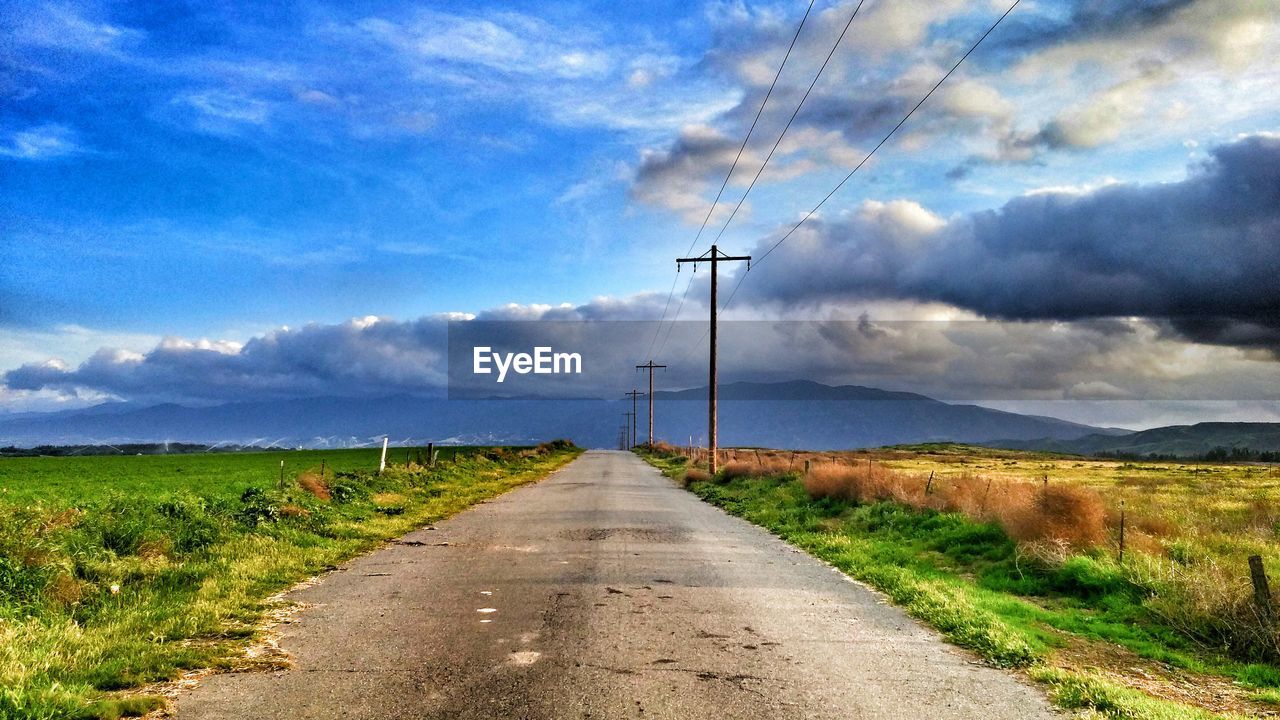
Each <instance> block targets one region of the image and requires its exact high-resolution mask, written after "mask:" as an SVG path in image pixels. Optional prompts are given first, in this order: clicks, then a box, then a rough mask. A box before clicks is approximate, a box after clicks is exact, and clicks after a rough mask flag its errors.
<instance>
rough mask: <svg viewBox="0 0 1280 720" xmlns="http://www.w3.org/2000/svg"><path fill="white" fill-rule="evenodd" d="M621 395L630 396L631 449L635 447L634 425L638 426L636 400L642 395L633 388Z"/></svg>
mask: <svg viewBox="0 0 1280 720" xmlns="http://www.w3.org/2000/svg"><path fill="white" fill-rule="evenodd" d="M622 394H623V395H630V396H631V447H635V446H636V425H637V424H638V423H637V418H638V417H639V416H638V415H637V414H636V398H638V397H640V396H641V395H643V394H644V393H642V392H640V391H639V390H636V389H635V388H631V392H629V393H622ZM649 444H650V445H652V444H653V443H652V442H650V443H649Z"/></svg>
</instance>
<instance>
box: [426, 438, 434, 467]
mask: <svg viewBox="0 0 1280 720" xmlns="http://www.w3.org/2000/svg"><path fill="white" fill-rule="evenodd" d="M427 463H428V464H430V465H431V467H435V466H436V444H435V443H433V442H429V443H427Z"/></svg>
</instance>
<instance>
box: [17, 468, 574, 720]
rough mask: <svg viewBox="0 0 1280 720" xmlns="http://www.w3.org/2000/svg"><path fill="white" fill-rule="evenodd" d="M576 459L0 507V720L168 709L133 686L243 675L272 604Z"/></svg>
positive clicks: (313, 474)
mask: <svg viewBox="0 0 1280 720" xmlns="http://www.w3.org/2000/svg"><path fill="white" fill-rule="evenodd" d="M577 454H578V451H577V450H576V449H575V448H572V447H570V446H566V445H560V444H553V445H551V446H546V447H540V448H538V449H528V450H523V451H521V450H504V449H473V450H470V451H468V452H466V453H461V454H458V455H457V456H456V457H449V458H448V459H447V460H444V461H442V462H438V463H437V465H436V466H435V467H426V466H420V465H415V464H404V465H399V466H391V467H388V469H387V471H386V472H385V473H383V474H382V475H378V474H377V473H375V472H371V471H368V470H341V471H339V472H337V473H333V472H328V471H326V472H325V474H324V475H323V476H322V475H321V474H320V472H319V471H318V468H311V469H308V470H306V471H303V472H301V473H299V474H297V475H296V476H289V477H287V479H286V482H284V483H280V482H279V481H275V482H269V483H265V484H249V485H247V486H244V487H243V489H241V488H239V487H238V488H237V489H238V490H239V494H237V495H232V496H228V495H227V494H226V493H225V492H224V488H221V487H211V488H209V489H208V491H207V492H200V491H199V490H195V489H191V488H190V487H182V488H181V489H177V490H168V489H163V488H155V489H153V490H152V491H151V492H149V493H134V494H131V495H127V496H126V495H120V494H112V493H101V494H99V493H96V492H95V493H92V494H91V499H89V500H86V501H81V502H77V501H76V496H75V495H74V493H68V495H67V496H66V497H64V498H62V499H61V500H60V501H59V500H54V501H48V502H44V501H41V502H38V503H34V504H22V505H15V504H5V503H0V718H5V719H7V718H15V719H16V718H114V717H119V716H122V715H137V714H141V713H143V712H146V711H148V710H151V709H154V708H156V707H158V706H160V705H161V704H162V703H163V700H162V699H161V698H156V697H148V696H143V695H139V694H137V693H135V692H130V690H129V689H130V688H136V687H138V686H141V685H145V684H147V683H152V682H157V681H164V680H168V679H172V678H174V677H176V676H177V675H178V674H180V673H181V672H182V671H184V670H188V669H196V668H204V667H213V668H228V667H233V666H236V665H237V663H241V664H242V663H243V659H242V656H243V651H244V649H245V648H246V647H247V646H248V645H249V644H250V642H251V641H252V639H253V638H254V636H255V634H256V633H257V632H258V627H259V624H260V622H261V621H262V619H263V616H264V612H265V611H266V610H267V605H266V603H265V602H264V599H265V598H267V597H269V596H270V595H272V594H273V593H276V592H278V591H280V590H282V589H284V588H287V587H289V586H291V585H293V584H294V583H296V582H298V581H301V580H303V579H305V578H307V577H310V576H312V575H314V574H316V573H318V572H320V571H323V570H324V569H326V568H329V567H332V566H333V565H334V564H335V563H338V562H341V561H342V560H345V559H348V558H350V557H352V556H354V555H357V554H359V553H361V552H365V551H367V550H369V549H371V548H373V547H375V546H376V545H377V544H378V543H380V542H381V541H384V540H386V539H388V538H392V537H396V536H399V535H402V534H404V533H406V532H408V531H410V530H412V529H414V528H417V527H420V526H422V525H424V524H426V523H429V522H432V521H435V520H439V519H441V518H444V517H447V516H449V515H452V514H454V513H457V512H459V511H461V510H463V509H465V508H467V507H469V506H470V505H473V504H474V503H476V502H479V501H481V500H484V499H486V498H490V497H493V496H494V495H497V494H500V493H502V492H505V491H507V490H509V489H511V488H514V487H516V486H518V485H521V484H524V483H528V482H531V481H533V480H537V479H540V478H542V477H544V476H545V475H546V474H547V473H548V472H550V471H551V470H553V469H555V468H557V467H559V466H561V465H563V464H565V463H567V462H568V461H569V460H571V459H573V458H574V457H576V456H577ZM225 457H230V458H231V459H232V462H233V463H243V462H246V460H245V459H244V458H235V457H234V456H225ZM138 459H139V460H143V459H144V458H138ZM69 487H74V484H71V485H69Z"/></svg>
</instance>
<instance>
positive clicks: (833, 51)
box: [713, 0, 866, 242]
mask: <svg viewBox="0 0 1280 720" xmlns="http://www.w3.org/2000/svg"><path fill="white" fill-rule="evenodd" d="M864 2H866V0H858V4H857V5H856V6H854V8H853V13H851V14H850V15H849V22H847V23H845V24H844V29H843V30H841V31H840V37H838V38H836V42H835V44H834V45H832V46H831V52H829V53H827V58H826V59H825V60H823V61H822V67H820V68H818V72H817V74H816V75H814V76H813V81H812V82H810V83H809V89H807V90H805V91H804V96H803V97H801V98H800V104H798V105H796V109H795V112H793V113H791V117H790V118H788V119H787V124H786V125H785V126H784V127H783V128H782V133H781V134H780V135H778V139H777V140H775V141H774V143H773V147H772V148H770V150H769V154H768V155H766V156H765V158H764V162H763V163H761V164H760V169H759V170H757V171H756V176H755V177H753V178H751V184H750V185H748V186H747V190H746V192H744V193H742V197H740V198H738V204H737V205H735V206H734V207H733V212H731V213H729V217H728V218H727V219H726V220H725V221H724V226H723V227H721V228H720V232H718V233H716V239H715V240H714V241H713V242H720V238H721V236H723V235H724V231H725V230H727V229H729V223H731V222H733V218H734V217H735V216H737V214H738V210H739V209H741V208H742V203H743V202H745V201H746V199H747V196H748V195H750V194H751V189H752V188H754V187H755V186H756V181H757V180H759V179H760V175H761V174H763V173H764V169H765V168H766V167H768V166H769V160H771V159H772V158H773V153H774V152H776V151H777V150H778V146H779V145H781V144H782V138H784V137H786V136H787V131H788V130H790V129H791V123H793V122H795V119H796V116H797V115H799V114H800V108H802V107H804V102H805V101H806V100H808V99H809V93H811V92H813V88H814V86H815V85H817V84H818V78H820V77H822V73H823V71H825V70H826V69H827V64H828V63H830V62H831V58H832V57H833V56H834V55H835V54H836V50H837V49H838V48H839V47H840V42H841V41H842V40H844V36H845V34H846V33H848V32H849V27H850V26H852V25H853V19H854V18H856V17H858V11H859V10H861V9H862V4H863V3H864Z"/></svg>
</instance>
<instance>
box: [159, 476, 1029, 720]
mask: <svg viewBox="0 0 1280 720" xmlns="http://www.w3.org/2000/svg"><path fill="white" fill-rule="evenodd" d="M293 598H294V599H296V600H299V601H302V602H306V603H313V604H315V607H312V608H310V609H308V610H306V611H304V612H302V613H301V614H300V615H298V616H297V618H296V621H295V622H294V623H293V624H290V625H288V626H286V632H285V634H284V637H283V638H282V640H281V645H282V646H283V647H284V648H285V649H286V650H288V651H290V652H291V653H292V654H293V655H294V658H295V664H294V667H293V668H292V669H291V670H288V671H282V672H275V673H241V674H232V675H216V676H213V677H210V678H208V679H207V680H205V681H204V682H203V683H202V684H201V685H200V686H199V687H198V688H196V689H195V690H193V691H191V692H188V693H185V694H184V695H183V696H182V697H181V698H180V699H179V702H178V717H179V718H186V719H192V720H194V719H202V720H204V719H213V718H236V719H237V720H239V719H240V718H379V719H384V718H645V717H647V718H690V719H692V718H716V719H717V720H724V719H727V718H886V719H888V718H893V719H895V720H897V719H900V718H928V719H929V720H948V719H950V718H981V719H982V720H996V719H998V718H1017V719H1019V720H1027V719H1030V718H1045V717H1053V713H1052V712H1051V711H1050V710H1049V709H1048V705H1047V703H1046V702H1045V700H1044V699H1043V697H1042V696H1041V694H1040V693H1039V692H1038V691H1037V690H1035V689H1033V688H1031V687H1028V686H1027V685H1025V684H1023V683H1022V682H1021V681H1019V680H1018V679H1016V678H1015V677H1014V676H1013V675H1011V674H1009V673H1005V672H1003V671H1000V670H996V669H993V668H989V667H985V666H983V665H980V664H978V663H976V662H975V661H974V660H973V659H972V658H970V657H969V656H967V655H966V654H965V653H963V652H961V651H959V650H956V649H954V648H951V647H949V646H947V645H946V644H944V643H943V642H942V641H941V640H939V639H938V637H937V635H936V634H935V633H933V632H931V631H929V630H926V629H924V628H923V627H921V626H920V625H919V624H917V623H916V622H914V621H912V620H911V619H910V618H908V617H907V616H906V615H904V614H903V613H902V612H901V611H900V610H898V609H897V608H894V607H892V606H890V605H887V604H885V601H884V600H883V599H882V598H881V597H880V596H879V595H878V594H876V593H874V592H872V591H870V590H867V589H866V588H864V587H862V586H860V585H857V584H855V583H853V582H850V581H849V580H847V579H845V577H844V576H843V575H841V574H839V573H837V572H835V571H834V570H832V569H831V568H830V567H828V566H826V565H824V564H822V563H820V562H818V561H816V560H814V559H812V558H810V557H808V556H807V555H805V554H803V553H800V552H799V551H796V550H794V549H792V548H791V547H789V546H788V545H786V544H785V543H783V542H781V541H780V540H778V539H776V538H774V537H773V536H771V535H769V534H768V533H766V532H764V531H763V530H760V529H759V528H756V527H754V526H752V525H750V524H748V523H746V522H744V521H741V520H739V519H736V518H733V517H730V516H728V515H726V514H724V513H723V512H721V511H720V510H718V509H716V508H714V507H711V506H709V505H706V504H704V503H702V502H700V501H699V500H698V499H697V498H696V497H694V496H693V495H692V494H689V493H687V492H685V491H683V490H680V489H678V488H676V487H675V486H674V485H673V484H671V482H670V481H669V480H667V479H666V478H664V477H662V476H661V475H660V474H659V473H658V472H657V471H656V470H654V469H652V468H650V467H649V466H648V465H646V464H645V463H644V462H643V461H641V460H639V459H638V458H636V457H634V456H632V455H630V454H626V453H619V452H600V451H596V452H589V453H587V454H585V455H584V456H582V457H581V458H580V459H578V460H576V461H575V462H573V463H572V464H571V465H569V466H568V467H566V468H564V469H562V470H561V471H559V472H557V473H556V474H554V475H553V476H552V477H550V478H548V479H547V480H545V481H543V482H541V483H538V484H536V485H531V486H527V487H524V488H521V489H519V490H516V491H514V492H511V493H508V494H507V495H504V496H502V497H501V498H498V499H496V500H494V501H492V502H489V503H485V504H483V505H480V506H479V507H476V508H473V509H472V510H470V511H468V512H465V513H462V514H460V515H458V516H456V517H454V518H452V519H450V520H448V521H445V522H441V523H439V524H438V525H436V526H435V528H434V529H425V530H420V531H417V532H415V533H413V534H411V535H408V536H406V537H405V538H403V539H402V540H400V541H399V542H398V543H396V544H393V545H392V546H390V547H388V548H386V549H383V550H380V551H378V552H375V553H373V554H370V555H367V556H364V557H362V558H359V559H357V560H354V561H352V562H351V563H348V564H347V565H345V566H344V567H343V568H342V569H341V570H339V571H337V572H335V573H333V574H332V575H330V576H328V577H327V578H326V579H325V580H324V581H323V582H322V583H320V584H318V585H315V586H313V587H310V588H307V589H305V590H301V591H298V592H296V593H295V594H294V595H293Z"/></svg>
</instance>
